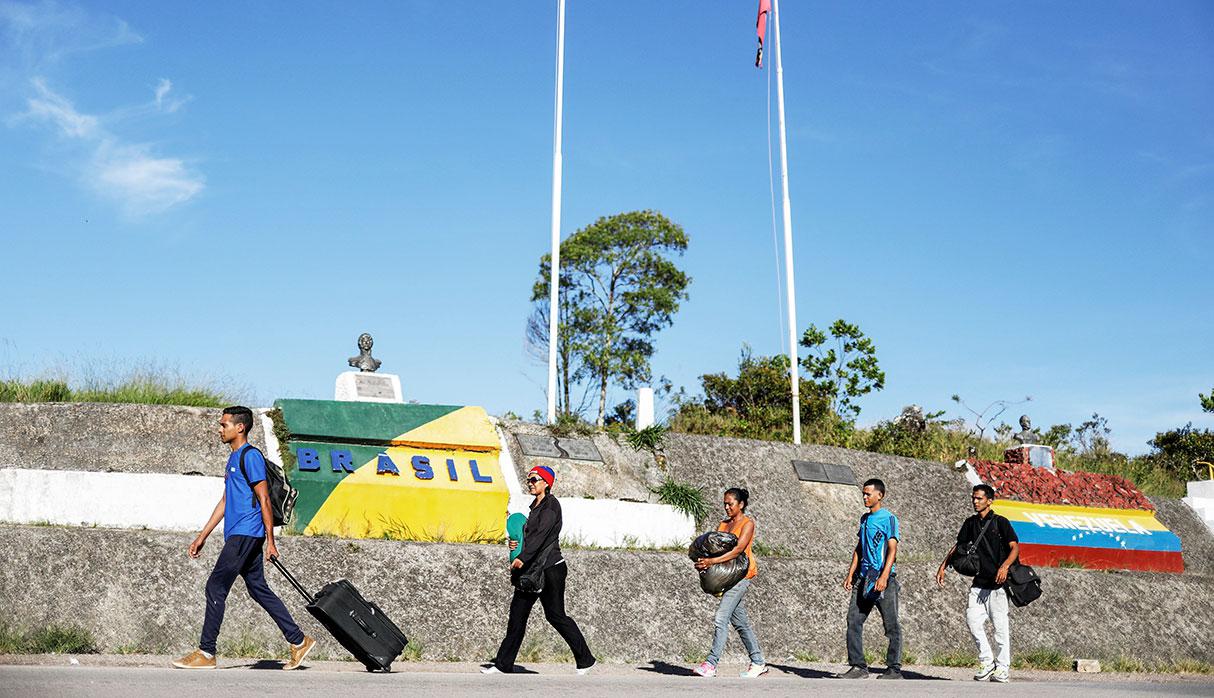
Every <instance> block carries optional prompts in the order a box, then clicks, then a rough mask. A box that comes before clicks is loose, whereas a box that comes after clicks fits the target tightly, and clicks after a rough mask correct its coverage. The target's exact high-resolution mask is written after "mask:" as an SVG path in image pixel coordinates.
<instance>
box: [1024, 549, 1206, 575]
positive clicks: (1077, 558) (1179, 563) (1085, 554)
mask: <svg viewBox="0 0 1214 698" xmlns="http://www.w3.org/2000/svg"><path fill="white" fill-rule="evenodd" d="M1064 560H1065V561H1069V562H1078V563H1080V564H1082V565H1083V566H1084V567H1087V568H1089V569H1097V570H1109V569H1116V570H1141V571H1144V572H1184V557H1182V556H1181V554H1180V553H1179V552H1176V551H1159V550H1118V549H1113V548H1084V547H1079V546H1075V545H1039V544H1033V543H1021V544H1020V562H1022V563H1024V564H1026V565H1039V566H1041V567H1057V566H1058V563H1059V562H1061V561H1064Z"/></svg>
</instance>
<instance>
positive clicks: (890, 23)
mask: <svg viewBox="0 0 1214 698" xmlns="http://www.w3.org/2000/svg"><path fill="white" fill-rule="evenodd" d="M756 5H757V3H756V2H754V1H753V0H745V1H738V2H728V3H724V2H719V3H703V2H690V1H682V2H679V1H672V2H664V3H655V2H601V1H600V2H588V1H585V0H569V8H568V18H567V36H566V41H567V47H566V92H565V96H566V102H565V117H566V119H565V144H566V149H565V174H566V176H565V189H564V191H565V196H564V217H563V223H562V230H563V231H564V232H565V234H568V233H570V232H572V231H574V230H576V229H577V228H579V227H582V226H584V225H586V224H588V223H590V222H592V221H593V220H594V219H595V218H597V217H598V216H600V215H605V214H611V213H616V212H620V211H626V210H633V209H642V208H653V209H658V210H661V211H662V212H664V213H665V214H666V215H668V216H670V217H671V218H672V219H674V220H675V221H677V222H679V223H680V224H682V225H683V226H684V228H685V229H686V231H687V232H688V234H689V236H690V238H691V245H690V248H689V250H688V253H687V255H686V257H685V259H684V264H685V266H686V269H687V270H688V272H689V273H690V275H691V276H692V277H693V279H694V281H693V283H692V285H691V287H690V295H691V298H690V300H689V301H688V302H687V303H686V304H685V305H684V307H683V308H682V310H681V311H680V312H679V313H678V315H677V317H676V321H675V324H674V326H673V327H671V328H670V329H668V330H666V331H664V332H662V333H661V334H660V335H659V338H658V353H657V355H656V356H655V358H654V361H653V368H654V372H655V373H656V374H662V375H666V376H669V377H670V378H671V379H672V380H674V382H675V384H676V385H684V386H687V387H688V388H689V389H692V390H694V389H695V388H697V387H698V381H697V377H698V376H699V375H701V374H703V373H708V372H716V371H723V370H733V369H735V368H736V363H737V358H738V354H739V351H740V349H741V347H742V344H743V343H744V342H747V343H750V344H751V345H752V346H753V347H754V350H755V351H756V352H759V353H765V354H770V353H776V352H778V351H780V350H781V349H782V348H783V341H782V335H781V332H782V330H781V324H780V323H781V311H780V307H779V305H778V302H779V301H778V295H777V284H776V281H775V278H774V275H775V265H776V259H777V250H776V248H775V247H774V245H773V239H772V223H771V201H770V196H769V190H768V175H767V167H768V165H767V162H768V161H767V158H768V150H767V143H768V141H767V138H768V136H767V127H766V119H767V113H768V112H767V109H768V106H767V105H768V102H767V94H768V82H767V81H768V77H769V76H768V73H767V72H766V71H763V72H761V71H758V70H756V69H755V68H754V67H753V66H752V60H753V55H754V18H755V7H756ZM783 9H784V17H783V33H784V40H785V44H786V45H785V48H784V61H785V80H786V82H785V87H786V93H787V100H788V101H787V111H788V121H789V151H790V159H791V173H790V182H791V188H792V189H791V190H792V210H793V222H794V228H795V238H796V242H795V244H796V272H797V274H796V281H797V309H798V314H799V317H798V322H797V324H798V329H804V327H806V326H807V325H808V324H809V323H811V322H812V323H817V324H819V325H823V324H829V323H830V322H831V321H832V320H834V319H835V318H838V317H843V318H846V319H848V320H849V321H852V322H855V323H858V324H859V325H860V326H861V328H862V329H863V330H864V331H865V332H866V333H868V334H869V335H870V336H871V337H873V338H874V340H875V341H876V344H877V347H878V350H879V358H880V361H881V364H882V367H883V368H884V369H885V370H886V373H887V387H886V389H885V391H884V392H882V393H880V394H877V395H873V396H870V397H867V398H865V399H864V400H862V401H861V403H860V404H861V406H862V407H863V410H864V411H863V413H862V415H861V418H860V419H861V422H862V423H871V422H873V421H875V420H877V419H882V418H889V417H892V416H893V415H895V414H896V413H897V412H898V410H899V409H900V408H901V406H902V405H905V404H908V403H912V402H913V403H918V404H921V405H923V406H925V407H927V408H929V409H939V408H950V410H951V411H950V414H957V412H956V410H955V409H952V408H954V407H955V406H954V405H953V404H952V403H951V402H949V396H950V395H951V394H953V393H960V394H961V395H962V396H963V397H965V398H966V399H967V400H968V401H970V402H972V403H975V404H985V403H986V402H989V401H991V400H995V399H999V398H1018V397H1022V396H1024V395H1032V396H1033V402H1032V403H1031V404H1030V405H1028V406H1026V407H1023V408H1021V407H1016V408H1013V410H1012V411H1013V412H1015V414H1012V413H1009V414H1008V415H1007V416H1008V417H1009V420H1014V418H1015V417H1016V416H1017V415H1018V414H1019V412H1020V411H1022V410H1026V411H1028V412H1029V413H1030V414H1032V415H1033V416H1034V418H1035V423H1036V424H1038V425H1040V426H1046V425H1048V424H1051V423H1055V422H1062V421H1067V422H1078V421H1081V420H1083V419H1084V418H1086V417H1087V416H1089V415H1090V414H1091V413H1092V412H1099V413H1100V414H1102V415H1104V416H1106V417H1107V418H1108V419H1109V423H1110V425H1111V426H1112V428H1113V430H1114V432H1113V439H1114V445H1115V446H1117V447H1119V448H1121V449H1124V450H1128V451H1130V452H1141V451H1143V450H1145V448H1146V446H1145V441H1146V440H1147V439H1149V438H1150V437H1151V436H1152V435H1153V434H1154V432H1156V431H1158V430H1162V429H1168V428H1173V427H1176V426H1179V425H1182V424H1184V423H1185V422H1187V421H1189V420H1192V421H1194V422H1195V423H1197V424H1198V425H1202V426H1214V419H1211V416H1210V415H1203V414H1202V413H1201V411H1200V409H1199V407H1198V403H1197V393H1198V392H1199V391H1208V390H1210V389H1211V387H1214V362H1212V361H1211V349H1212V347H1214V322H1212V321H1211V312H1210V305H1211V301H1214V284H1212V282H1211V276H1210V269H1211V266H1212V263H1214V224H1212V221H1214V5H1211V4H1210V3H1207V2H1201V1H1198V2H1179V1H1177V2H1168V3H1145V2H1133V3H1125V2H1103V1H1102V2H1074V3H1049V2H1025V3H978V4H976V3H969V2H961V3H950V4H946V3H927V4H911V5H908V4H907V3H897V2H873V3H849V2H847V3H845V2H835V3H823V2H802V1H796V2H792V1H789V0H786V2H785V3H784V8H783ZM554 49H555V3H554V2H523V3H488V2H432V1H431V2H380V3H373V2H358V3H346V2H343V3H337V2H334V3H320V2H309V3H292V4H283V3H270V4H261V3H257V4H254V5H252V6H250V5H249V4H248V3H186V4H180V3H178V4H165V3H159V2H112V3H89V4H87V5H85V4H72V3H68V2H61V3H50V2H47V3H22V2H11V1H10V0H0V166H2V167H0V241H2V242H3V244H2V246H0V255H2V256H0V260H2V263H3V270H4V272H3V274H2V275H0V296H2V297H3V298H4V300H5V303H4V306H3V310H0V373H3V374H7V375H17V376H33V375H39V374H42V373H47V372H56V371H58V372H67V373H69V374H71V375H73V376H78V375H81V374H82V373H87V372H90V371H93V372H97V371H98V366H101V367H103V368H102V369H100V370H101V372H103V373H104V372H105V371H108V370H112V371H119V372H121V371H122V370H125V369H126V368H128V367H130V366H132V365H135V364H138V363H140V362H142V361H145V360H148V359H149V358H151V357H156V358H157V362H158V363H159V365H161V366H167V367H169V368H171V369H173V370H177V371H180V372H181V373H182V374H184V375H186V376H188V377H191V378H195V379H198V380H202V381H204V382H218V383H222V384H225V385H231V386H238V387H239V388H240V389H241V390H243V391H244V395H243V396H244V397H246V398H247V399H248V400H250V401H252V402H257V403H260V404H267V403H268V402H269V401H271V400H273V399H274V398H276V397H318V398H327V397H331V396H332V387H333V379H334V377H335V375H336V374H337V373H338V372H339V371H341V370H344V369H345V359H346V357H348V356H350V355H352V354H353V353H354V352H355V347H354V340H355V338H356V337H357V335H358V334H359V333H360V332H362V331H364V330H365V331H370V332H371V333H373V334H374V335H375V339H376V354H377V355H378V356H379V357H380V358H382V359H383V361H384V366H383V369H382V370H384V371H392V372H395V373H398V374H400V375H401V379H402V383H403V385H404V389H405V392H406V397H407V398H410V399H417V400H420V401H422V402H437V403H449V404H479V405H483V406H485V407H486V408H487V409H489V410H490V411H491V412H493V413H501V412H503V411H505V410H508V409H509V410H514V411H516V412H519V413H521V414H524V415H528V414H530V413H531V411H532V410H534V409H536V408H539V407H542V406H543V405H544V395H543V389H542V386H543V385H544V383H545V369H544V367H543V366H542V365H537V364H535V363H533V362H532V361H530V360H529V359H528V358H527V355H526V354H525V352H524V348H523V327H524V320H525V318H526V316H527V314H528V310H529V304H528V295H529V291H530V286H531V283H532V281H533V279H534V277H535V275H536V273H537V263H538V259H539V257H540V255H541V254H543V253H544V252H545V251H546V249H547V245H548V229H549V187H550V178H551V169H550V168H551V160H550V154H551V144H552V141H551V139H552V109H553V104H552V99H553V73H554V53H555V50H554ZM773 102H774V89H773ZM777 191H778V182H777ZM614 397H615V398H616V399H620V398H623V397H625V396H624V395H622V394H621V395H616V396H614Z"/></svg>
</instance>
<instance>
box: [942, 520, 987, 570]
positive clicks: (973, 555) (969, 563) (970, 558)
mask: <svg viewBox="0 0 1214 698" xmlns="http://www.w3.org/2000/svg"><path fill="white" fill-rule="evenodd" d="M994 520H995V519H994V512H991V515H990V516H988V517H987V518H986V523H984V524H982V530H981V531H979V532H978V537H977V538H975V539H974V540H972V541H970V542H969V543H968V544H966V546H965V551H964V552H962V551H960V550H957V551H955V552H954V553H953V557H952V559H951V560H949V564H950V565H952V567H953V569H954V570H957V574H963V575H965V576H966V577H973V576H974V575H976V574H978V572H979V571H980V570H981V567H982V565H981V563H980V562H979V560H978V546H979V545H980V543H981V541H982V537H983V536H984V535H986V529H987V527H989V526H990V525H991V522H992V521H994Z"/></svg>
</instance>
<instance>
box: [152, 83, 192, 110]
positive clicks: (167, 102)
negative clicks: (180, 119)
mask: <svg viewBox="0 0 1214 698" xmlns="http://www.w3.org/2000/svg"><path fill="white" fill-rule="evenodd" d="M172 91H173V81H172V80H169V79H168V78H160V83H159V84H157V85H156V100H155V105H156V111H158V112H164V113H165V114H172V113H173V112H175V111H177V110H178V109H180V108H181V107H183V106H184V105H185V103H186V102H188V101H190V100H191V99H193V97H190V96H189V95H186V96H184V97H176V96H169V93H170V92H172Z"/></svg>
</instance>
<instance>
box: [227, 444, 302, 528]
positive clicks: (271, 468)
mask: <svg viewBox="0 0 1214 698" xmlns="http://www.w3.org/2000/svg"><path fill="white" fill-rule="evenodd" d="M249 451H257V452H258V453H261V451H260V450H259V449H257V447H256V446H253V445H252V444H249V447H248V448H246V449H244V450H242V451H241V452H240V474H241V475H244V481H245V482H249V473H248V471H246V470H245V467H244V457H245V454H247V453H248V452H249ZM261 459H262V460H264V461H265V462H266V487H268V488H269V489H270V509H271V510H272V512H271V514H272V516H273V520H274V525H275V526H284V525H286V523H287V521H290V520H291V514H292V513H294V512H295V498H296V497H298V496H299V490H297V489H295V488H294V487H292V486H291V483H290V482H288V481H287V475H286V473H284V472H283V471H282V466H281V465H279V464H277V463H275V462H274V461H272V460H270V459H269V458H266V456H265V454H264V453H262V454H261ZM249 489H253V483H251V482H249ZM254 500H256V497H254Z"/></svg>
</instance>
